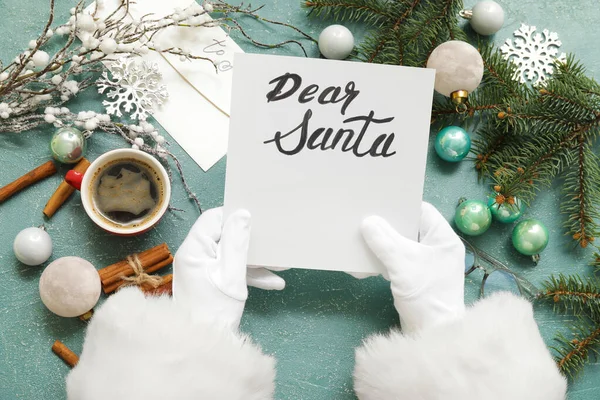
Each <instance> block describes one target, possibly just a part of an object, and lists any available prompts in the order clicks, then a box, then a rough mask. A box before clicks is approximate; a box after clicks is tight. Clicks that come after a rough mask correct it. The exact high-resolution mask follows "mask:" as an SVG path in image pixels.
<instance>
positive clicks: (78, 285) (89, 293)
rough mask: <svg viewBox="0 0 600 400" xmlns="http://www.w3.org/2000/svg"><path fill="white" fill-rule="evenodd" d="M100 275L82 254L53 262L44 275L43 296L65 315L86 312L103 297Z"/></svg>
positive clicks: (42, 278) (41, 285)
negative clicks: (101, 295)
mask: <svg viewBox="0 0 600 400" xmlns="http://www.w3.org/2000/svg"><path fill="white" fill-rule="evenodd" d="M100 288H101V285H100V276H99V275H98V271H96V268H94V266H93V265H92V264H90V263H89V262H88V261H86V260H84V259H83V258H79V257H62V258H59V259H58V260H55V261H53V262H52V263H51V264H50V265H48V267H46V269H45V270H44V272H43V273H42V276H41V278H40V297H41V298H42V302H43V303H44V305H45V306H46V307H48V309H49V310H50V311H52V312H53V313H54V314H56V315H59V316H61V317H78V316H80V315H82V314H85V313H86V312H88V311H89V310H91V309H92V308H94V306H95V305H96V303H97V302H98V299H99V298H100Z"/></svg>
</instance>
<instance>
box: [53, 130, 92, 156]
mask: <svg viewBox="0 0 600 400" xmlns="http://www.w3.org/2000/svg"><path fill="white" fill-rule="evenodd" d="M86 146H87V144H86V140H85V137H84V136H83V133H81V131H80V130H79V129H75V128H73V127H70V126H69V127H65V128H60V129H59V130H58V131H56V133H55V134H54V136H52V140H51V141H50V151H51V152H52V157H54V159H55V160H56V161H60V162H61V163H65V164H74V163H76V162H78V161H79V160H81V159H82V158H83V156H84V154H85V149H86Z"/></svg>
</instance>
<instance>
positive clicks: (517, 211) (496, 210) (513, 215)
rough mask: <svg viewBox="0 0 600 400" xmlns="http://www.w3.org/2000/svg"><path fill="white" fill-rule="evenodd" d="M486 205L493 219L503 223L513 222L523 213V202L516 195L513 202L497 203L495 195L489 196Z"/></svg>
mask: <svg viewBox="0 0 600 400" xmlns="http://www.w3.org/2000/svg"><path fill="white" fill-rule="evenodd" d="M488 207H489V208H490V211H491V212H492V216H493V217H494V219H495V220H496V221H498V222H502V223H503V224H510V223H512V222H515V221H516V220H518V219H519V218H521V215H523V203H522V202H521V200H519V199H518V198H516V197H515V203H514V204H508V203H506V202H505V203H503V204H498V203H496V196H490V197H489V199H488Z"/></svg>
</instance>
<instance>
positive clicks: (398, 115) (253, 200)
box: [225, 54, 435, 272]
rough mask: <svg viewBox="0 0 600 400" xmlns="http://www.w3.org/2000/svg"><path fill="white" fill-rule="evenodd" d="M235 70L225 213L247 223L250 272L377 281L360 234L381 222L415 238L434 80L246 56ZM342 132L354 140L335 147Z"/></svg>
mask: <svg viewBox="0 0 600 400" xmlns="http://www.w3.org/2000/svg"><path fill="white" fill-rule="evenodd" d="M235 65H236V68H235V71H234V77H233V94H232V109H231V121H230V133H229V150H228V155H227V177H226V185H225V212H226V214H227V215H228V214H230V213H231V212H232V211H233V210H236V209H239V208H244V209H247V210H249V211H250V213H251V214H252V236H251V240H250V249H249V253H248V264H250V265H260V266H270V267H297V268H308V269H322V270H341V271H351V272H381V271H382V268H383V267H382V266H381V264H380V262H379V261H378V260H377V259H376V258H375V257H374V256H373V255H372V253H371V252H370V250H369V248H368V247H367V245H366V244H365V243H364V241H363V238H362V236H361V233H360V225H361V222H362V220H363V219H364V218H365V217H367V216H370V215H379V216H381V217H383V218H385V219H386V220H388V221H389V222H390V223H391V224H392V226H394V227H395V228H396V229H397V230H398V231H399V232H400V233H401V234H402V235H404V236H406V237H409V238H412V239H417V234H418V226H419V219H420V214H421V211H420V210H421V199H422V194H423V184H424V178H425V163H426V158H427V143H428V136H429V124H430V118H431V104H432V98H433V83H434V78H435V71H434V70H431V69H424V68H407V67H397V66H387V65H375V64H366V63H355V62H348V61H332V60H320V59H307V58H295V57H277V56H264V55H251V54H236V55H235ZM286 74H293V75H290V76H289V77H288V78H284V76H285V75H286ZM294 79H296V81H294ZM300 80H301V83H300V82H299V81H300ZM269 82H271V83H269ZM294 83H297V85H294ZM278 84H281V88H280V90H279V91H277V90H275V87H276V86H277V85H278ZM310 85H318V89H317V87H316V86H310ZM295 86H297V88H296V90H295V91H293V89H294V88H295ZM292 91H293V93H292ZM288 93H290V95H289V96H288V97H286V98H282V97H285V95H286V94H288ZM301 93H304V94H303V95H302V94H301ZM268 96H270V101H268V98H269V97H268ZM311 98H312V100H310V99H311ZM319 99H321V100H322V102H323V103H325V104H320V103H319ZM331 100H335V101H336V103H331ZM310 114H312V115H310ZM309 115H310V118H309V119H308V120H307V121H308V122H307V123H306V124H305V125H306V126H307V129H306V137H305V139H306V141H305V143H304V144H302V139H301V138H302V124H303V121H305V120H306V118H308V116H309ZM344 121H346V122H344ZM319 128H331V129H332V131H331V133H330V135H329V138H328V139H325V140H324V136H326V135H327V133H326V132H327V131H326V130H321V131H320V132H321V134H320V135H315V132H317V130H318V129H319ZM339 129H346V130H352V131H353V136H352V138H351V139H349V140H348V138H349V137H350V132H349V131H343V132H342V133H341V134H340V136H339V137H338V140H337V141H336V140H335V139H336V135H337V134H338V133H339ZM363 130H364V134H363V135H361V131H363ZM278 132H279V133H278ZM317 133H318V132H317ZM278 135H279V136H278ZM361 136H362V137H361ZM277 138H278V139H277ZM358 138H360V141H358V140H357V139H358ZM357 143H358V144H357ZM322 147H325V148H326V149H325V150H323V149H322Z"/></svg>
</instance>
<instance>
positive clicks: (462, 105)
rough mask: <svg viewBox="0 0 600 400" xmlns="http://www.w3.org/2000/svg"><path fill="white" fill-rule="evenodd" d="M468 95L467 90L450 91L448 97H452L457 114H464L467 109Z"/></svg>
mask: <svg viewBox="0 0 600 400" xmlns="http://www.w3.org/2000/svg"><path fill="white" fill-rule="evenodd" d="M468 97H469V92H467V91H466V90H457V91H455V92H452V93H450V99H452V103H454V104H455V105H456V112H457V113H459V114H464V113H466V112H467V111H468V110H469V107H467V99H468Z"/></svg>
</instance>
